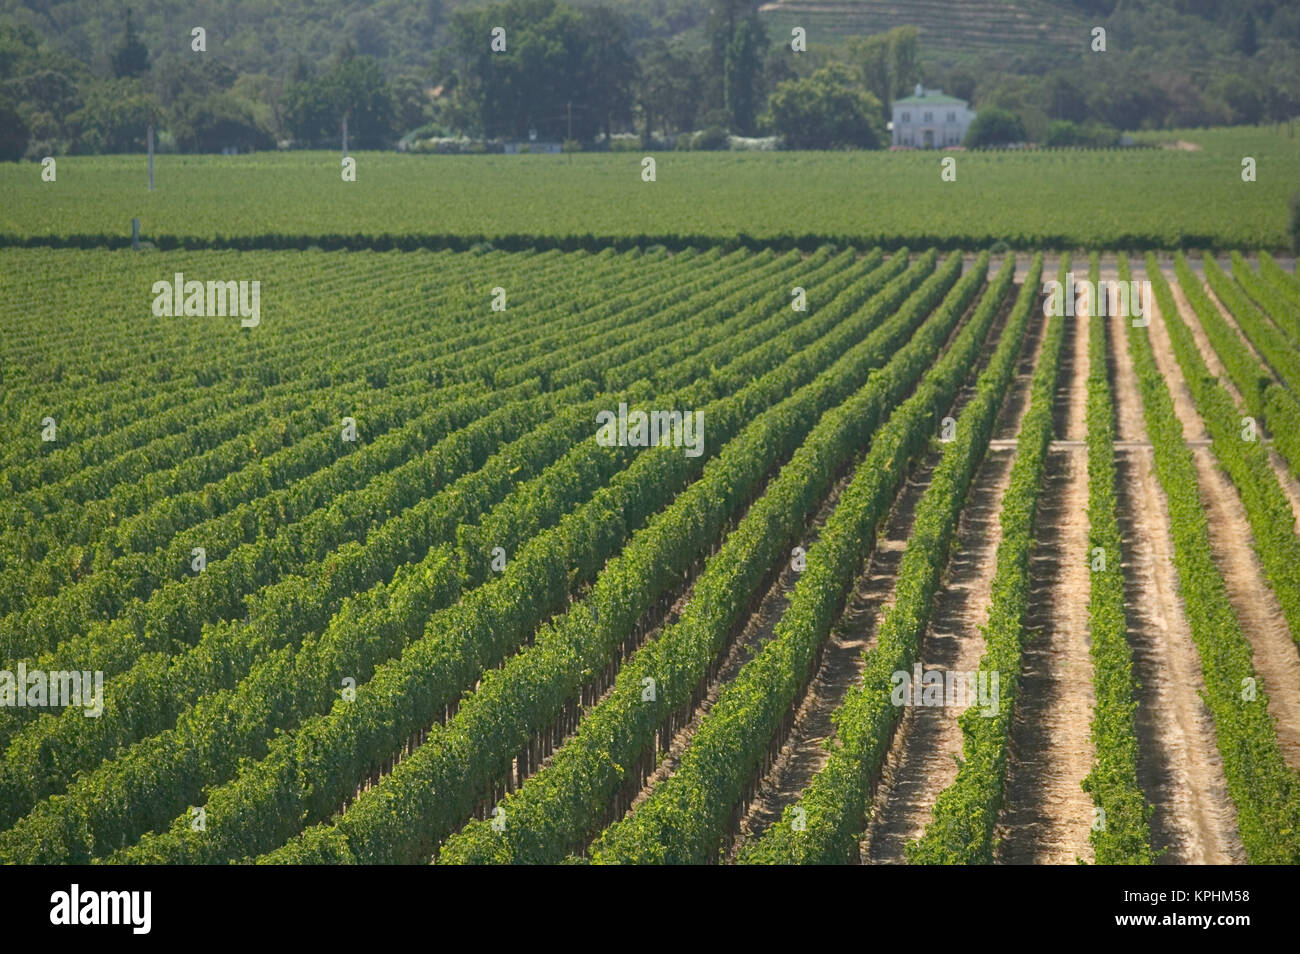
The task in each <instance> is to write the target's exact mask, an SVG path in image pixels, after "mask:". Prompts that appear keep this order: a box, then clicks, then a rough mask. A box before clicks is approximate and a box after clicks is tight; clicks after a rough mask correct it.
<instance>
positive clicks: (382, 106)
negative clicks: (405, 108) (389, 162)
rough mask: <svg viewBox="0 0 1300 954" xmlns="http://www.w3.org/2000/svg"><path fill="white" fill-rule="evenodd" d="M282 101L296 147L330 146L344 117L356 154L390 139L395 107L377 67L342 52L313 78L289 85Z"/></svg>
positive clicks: (365, 60) (365, 59)
mask: <svg viewBox="0 0 1300 954" xmlns="http://www.w3.org/2000/svg"><path fill="white" fill-rule="evenodd" d="M284 99H285V110H284V116H285V124H286V125H287V126H288V128H289V131H290V132H291V133H292V134H293V136H294V138H295V139H297V140H299V141H301V142H304V143H308V144H311V145H323V144H325V143H332V142H334V141H335V140H336V139H337V137H338V135H339V127H340V125H341V124H342V122H343V117H344V116H347V119H348V139H349V143H350V144H351V145H355V146H356V147H358V148H362V149H374V148H378V147H379V146H382V145H383V144H384V143H386V142H387V141H388V140H390V139H391V138H392V136H393V131H394V122H395V119H396V113H397V107H396V104H395V102H394V98H393V91H392V90H391V89H390V88H389V86H388V83H387V82H386V81H385V79H384V75H383V72H382V71H381V70H380V68H379V64H378V63H377V62H375V60H374V59H373V58H371V57H369V56H353V55H350V54H349V52H348V50H347V49H346V48H345V49H344V51H343V55H342V57H341V58H340V59H339V61H338V62H336V63H335V64H334V65H333V66H332V67H330V68H329V69H328V70H327V71H326V72H324V73H322V74H321V75H320V76H319V77H318V78H315V79H308V80H305V81H302V82H298V83H294V84H292V85H291V86H290V87H289V88H288V89H287V90H286V91H285V95H284Z"/></svg>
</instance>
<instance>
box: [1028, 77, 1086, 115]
mask: <svg viewBox="0 0 1300 954" xmlns="http://www.w3.org/2000/svg"><path fill="white" fill-rule="evenodd" d="M1040 102H1041V103H1042V108H1043V111H1044V112H1045V113H1047V115H1048V117H1049V118H1051V119H1068V120H1069V121H1070V122H1073V123H1081V122H1083V121H1084V120H1085V119H1087V118H1088V106H1087V103H1086V102H1084V97H1083V90H1082V89H1080V88H1079V86H1078V85H1077V84H1076V83H1075V81H1074V80H1073V79H1072V78H1071V77H1069V76H1067V75H1065V74H1064V73H1053V74H1052V75H1051V76H1048V77H1046V78H1045V79H1044V80H1043V85H1042V93H1041V98H1040Z"/></svg>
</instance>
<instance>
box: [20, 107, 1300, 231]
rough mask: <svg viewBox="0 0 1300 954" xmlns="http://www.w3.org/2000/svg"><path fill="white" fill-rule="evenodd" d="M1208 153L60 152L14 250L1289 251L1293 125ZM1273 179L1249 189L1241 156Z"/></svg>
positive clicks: (1212, 140)
mask: <svg viewBox="0 0 1300 954" xmlns="http://www.w3.org/2000/svg"><path fill="white" fill-rule="evenodd" d="M1159 139H1160V140H1169V141H1176V140H1179V139H1182V140H1187V141H1191V142H1194V143H1197V144H1200V145H1202V146H1203V148H1202V149H1200V150H1196V151H1186V150H1176V149H1159V150H1134V151H1124V150H1109V151H1097V152H1077V151H1069V152H1065V151H1058V152H993V153H956V154H955V155H956V157H957V180H956V181H955V182H942V181H941V180H940V155H939V154H937V153H929V154H924V153H868V152H851V153H850V152H846V153H722V154H711V153H675V152H655V153H653V155H654V156H655V158H656V160H657V181H655V182H653V183H648V182H643V181H642V179H641V158H642V154H641V153H617V154H600V155H596V154H590V155H575V156H573V157H572V158H570V157H568V156H540V155H539V156H464V157H454V156H409V155H399V154H393V153H363V154H360V155H359V156H357V160H358V166H357V181H356V182H351V183H345V182H343V181H342V180H341V176H340V173H339V158H338V157H337V156H334V155H331V154H328V153H303V152H298V153H287V154H257V155H252V156H242V157H182V156H171V155H167V156H159V157H158V158H157V160H156V164H157V166H156V181H157V189H156V191H155V192H153V193H152V194H151V193H149V192H148V191H147V188H146V183H147V176H146V166H145V160H144V158H143V157H141V156H112V157H97V158H77V157H68V158H60V159H59V160H58V179H57V181H56V182H53V183H46V182H42V181H41V178H40V168H39V166H37V165H35V164H30V163H25V164H19V165H7V166H5V167H4V168H3V169H0V189H2V190H3V191H4V193H5V195H6V196H7V197H8V201H7V202H6V203H5V205H4V208H3V209H2V210H0V241H3V243H5V244H27V243H31V244H72V245H83V246H94V245H103V244H112V245H118V246H121V245H123V244H126V243H127V242H128V240H129V236H130V230H131V219H132V218H133V217H139V219H140V222H141V231H142V234H143V235H144V236H145V237H146V238H147V239H149V240H151V241H153V242H154V243H156V244H157V245H158V246H159V247H162V248H166V247H174V246H177V245H186V244H188V245H192V246H195V247H222V246H232V247H243V248H277V247H307V246H309V245H312V244H317V245H321V246H322V247H357V248H363V247H373V248H381V249H382V248H386V247H418V246H429V247H442V246H449V247H453V248H466V247H468V246H470V245H472V244H474V243H475V242H478V241H481V240H483V239H488V240H491V241H493V242H494V243H495V244H497V245H498V246H501V247H508V248H516V249H522V248H527V247H536V246H538V245H549V244H561V245H569V246H583V247H589V248H591V249H598V248H599V247H601V246H602V245H603V244H605V243H606V241H607V240H618V241H619V242H620V243H622V244H623V245H625V246H630V245H632V244H641V243H657V242H662V243H663V244H665V245H668V246H669V247H670V248H682V247H686V246H687V245H692V244H695V245H699V244H701V243H711V242H715V241H719V240H721V241H728V240H734V239H736V238H737V236H748V237H750V238H751V239H752V240H754V241H755V244H757V243H758V242H762V243H764V244H776V245H782V244H784V245H789V244H792V243H794V242H798V243H799V244H800V245H801V246H802V247H805V248H812V247H815V246H816V245H818V244H820V243H822V242H824V241H835V242H851V243H853V244H858V245H872V244H881V245H883V246H885V247H899V246H901V245H912V246H921V245H924V246H934V247H938V248H945V249H948V248H971V247H978V246H983V245H987V244H991V243H993V242H996V241H999V240H1001V241H1005V242H1007V243H1008V244H1009V245H1010V246H1012V247H1016V248H1025V249H1029V248H1043V247H1047V248H1074V247H1084V246H1109V247H1120V248H1163V249H1170V248H1179V247H1183V248H1214V249H1219V248H1240V247H1248V248H1269V249H1277V248H1281V247H1284V246H1285V245H1287V244H1288V239H1287V236H1286V197H1287V195H1288V194H1289V193H1290V192H1291V191H1293V190H1294V188H1295V186H1296V183H1297V182H1298V181H1300V139H1296V138H1292V137H1291V136H1289V135H1288V134H1287V129H1286V128H1285V127H1282V128H1281V129H1277V128H1273V127H1269V128H1256V129H1246V128H1243V129H1231V130H1215V131H1213V132H1201V131H1194V130H1193V131H1184V132H1172V133H1162V134H1160V136H1159ZM1243 156H1252V157H1254V158H1255V159H1256V160H1257V162H1258V180H1257V181H1256V182H1253V183H1244V182H1242V180H1241V159H1242V157H1243Z"/></svg>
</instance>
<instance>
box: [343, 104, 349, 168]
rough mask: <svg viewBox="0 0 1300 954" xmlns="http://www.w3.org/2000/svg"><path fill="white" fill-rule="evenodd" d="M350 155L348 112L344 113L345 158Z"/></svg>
mask: <svg viewBox="0 0 1300 954" xmlns="http://www.w3.org/2000/svg"><path fill="white" fill-rule="evenodd" d="M347 157H348V114H347V113H344V114H343V158H344V159H346V158H347Z"/></svg>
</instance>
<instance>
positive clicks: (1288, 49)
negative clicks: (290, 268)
mask: <svg viewBox="0 0 1300 954" xmlns="http://www.w3.org/2000/svg"><path fill="white" fill-rule="evenodd" d="M574 2H577V3H579V4H580V5H577V6H573V5H570V4H569V3H566V2H565V0H502V2H497V3H493V4H490V5H477V4H474V5H465V6H456V5H455V4H454V2H453V0H423V2H422V3H418V4H417V3H414V2H413V0H385V2H381V3H380V4H378V5H376V6H374V7H371V8H367V9H366V10H363V11H360V12H358V11H356V10H355V9H351V12H348V13H347V14H346V16H344V13H343V11H344V10H345V7H344V6H338V5H336V4H332V3H327V4H326V5H325V6H326V9H325V11H324V13H323V16H324V17H326V19H327V20H329V22H331V23H332V22H334V20H337V19H339V17H342V18H343V19H342V20H341V26H340V29H339V30H338V31H337V32H335V33H333V34H332V36H333V40H332V41H331V43H332V46H331V45H330V44H325V47H327V48H328V50H329V51H328V52H327V53H322V52H321V51H322V49H323V46H322V39H321V36H320V35H319V34H318V33H317V32H315V31H313V30H309V29H305V28H304V29H303V30H301V31H300V32H299V34H298V35H296V36H288V35H285V34H286V33H287V32H288V31H287V27H285V28H282V29H279V31H278V32H279V39H278V40H277V39H274V38H272V39H270V40H268V39H267V38H265V37H261V38H260V39H259V43H261V44H262V45H263V46H265V45H266V44H268V43H270V44H272V45H275V44H279V55H278V56H277V57H276V58H275V63H274V65H266V64H265V61H264V58H263V57H262V56H260V55H259V54H258V53H257V52H256V49H258V48H260V47H258V46H257V44H254V43H253V42H252V41H251V40H250V39H249V38H248V34H249V33H250V31H249V30H248V29H247V28H245V26H244V25H245V23H246V22H247V23H253V22H254V21H255V22H256V23H257V24H258V25H261V24H263V23H264V22H267V21H265V20H264V19H262V18H265V17H267V16H269V14H267V13H266V12H265V11H259V12H257V13H253V14H248V17H249V18H251V19H246V20H240V19H238V18H236V20H235V21H234V23H233V24H230V25H228V28H227V30H226V31H224V32H222V31H220V30H219V29H217V27H219V26H220V25H221V22H222V21H221V20H220V19H219V18H218V19H217V20H214V29H213V30H212V31H211V33H210V35H209V42H210V43H211V46H210V47H209V48H208V49H207V50H204V51H196V50H194V49H193V48H192V47H191V45H190V37H189V36H188V34H186V33H185V32H182V31H179V30H178V29H173V28H172V25H171V24H167V31H166V33H165V34H162V33H161V32H160V30H159V27H158V25H157V15H156V14H155V15H154V16H153V17H152V18H150V19H145V18H143V17H141V16H139V15H137V14H133V13H132V12H131V11H130V10H127V11H125V12H124V13H115V14H114V16H115V18H116V19H114V20H113V21H112V23H113V29H112V30H111V32H110V33H109V36H110V41H109V42H108V43H107V44H105V45H104V47H105V48H96V47H95V46H94V45H93V44H89V43H88V41H86V40H85V39H84V37H83V35H82V33H81V32H80V28H79V27H77V26H75V25H68V27H67V29H66V31H64V32H66V34H67V35H66V36H64V35H62V34H61V35H60V36H58V37H55V36H51V35H49V34H44V35H43V34H42V33H41V32H40V31H38V30H37V29H36V28H35V27H33V26H32V25H30V23H25V22H23V21H21V20H20V19H19V18H17V17H15V16H9V15H6V16H0V157H2V158H8V159H14V158H21V157H23V156H24V155H25V156H27V157H29V158H37V157H40V156H43V155H52V154H62V153H104V152H127V151H136V150H140V149H142V148H143V147H144V144H145V137H146V131H147V129H148V127H149V125H150V124H153V125H154V126H155V128H156V132H157V145H158V148H159V149H160V150H163V151H182V152H215V151H223V150H229V149H234V150H237V151H240V152H243V151H248V150H254V149H270V148H275V147H276V146H277V145H279V146H296V147H323V146H329V147H337V146H338V145H339V142H340V133H341V126H342V123H343V121H344V118H345V117H346V119H347V124H348V133H349V142H350V144H351V145H353V146H354V147H355V148H388V147H392V146H394V145H396V144H398V143H399V140H403V139H405V140H406V141H408V142H409V141H413V140H417V139H430V138H433V137H469V138H471V139H475V140H482V139H495V140H502V139H507V140H511V139H514V140H524V139H526V138H528V137H530V136H533V135H535V136H536V137H537V138H541V139H544V140H555V141H558V140H569V141H572V146H573V147H574V148H577V147H581V148H608V147H609V145H610V144H611V142H612V137H613V136H614V134H617V133H623V134H627V133H634V134H635V135H636V136H638V137H640V139H641V140H642V141H643V142H645V143H647V144H649V143H659V144H662V143H671V142H676V144H677V145H678V147H679V148H726V146H727V143H728V139H727V137H728V135H740V136H779V137H781V138H782V139H783V141H784V142H785V144H786V145H788V146H794V147H799V148H881V147H884V146H886V145H888V141H889V140H888V133H887V131H886V126H885V124H886V123H887V121H888V119H889V117H890V107H891V104H892V102H893V101H894V100H895V99H897V98H899V97H901V96H906V95H909V94H910V92H911V90H912V88H913V86H914V85H915V84H916V83H918V82H923V83H924V84H925V85H926V86H928V87H939V88H942V89H943V90H944V91H945V92H946V93H949V94H952V95H955V96H958V97H961V98H963V99H965V100H967V101H969V102H971V103H972V105H974V106H976V107H977V109H979V110H980V111H981V112H982V113H984V114H987V118H986V119H983V120H981V122H980V123H979V124H978V125H977V127H976V134H975V135H973V136H972V138H971V139H970V140H969V141H968V145H988V144H996V143H998V142H1002V141H1005V138H1004V137H1005V136H1007V135H1011V134H1013V133H1014V134H1016V135H1018V136H1019V137H1020V139H1022V140H1029V141H1035V142H1038V143H1041V144H1045V145H1049V146H1105V145H1112V144H1114V143H1115V142H1117V141H1118V139H1119V136H1120V134H1121V132H1122V131H1126V130H1137V129H1153V128H1180V127H1194V126H1210V125H1225V124H1240V123H1258V122H1267V121H1277V120H1282V119H1289V118H1291V117H1292V116H1293V115H1295V114H1296V112H1298V111H1300V58H1298V57H1296V56H1295V55H1294V53H1295V50H1296V48H1297V47H1300V8H1297V9H1292V8H1290V7H1287V6H1283V5H1278V4H1275V3H1272V2H1267V0H1234V2H1232V3H1228V2H1226V0H1165V2H1163V3H1156V4H1155V6H1158V7H1160V8H1162V9H1165V8H1167V10H1168V12H1169V13H1170V14H1171V17H1165V18H1162V17H1157V16H1155V12H1156V11H1155V10H1154V7H1152V8H1148V7H1147V6H1144V7H1142V8H1141V9H1137V8H1133V7H1132V6H1131V5H1127V4H1118V3H1116V2H1115V0H1060V2H1061V3H1062V5H1063V6H1069V7H1073V8H1074V9H1075V11H1076V12H1083V13H1085V14H1087V15H1090V16H1097V17H1104V18H1106V20H1105V22H1106V23H1107V24H1108V25H1109V27H1110V29H1111V31H1112V34H1113V36H1115V37H1116V42H1115V43H1114V48H1113V49H1112V50H1110V51H1109V52H1107V53H1106V59H1105V60H1100V59H1093V60H1090V61H1086V66H1081V65H1080V63H1077V62H1072V61H1065V62H1062V61H1061V59H1060V57H1059V55H1058V54H1056V53H1053V52H1052V51H1050V50H1043V51H1040V55H1035V54H1032V53H1030V54H1015V55H1009V56H1008V57H1006V58H1005V59H1006V61H1005V62H999V63H980V64H979V65H978V66H973V65H971V63H972V62H974V61H972V60H969V59H968V60H956V61H954V60H950V59H948V60H945V59H942V58H939V57H937V56H933V55H931V56H927V54H926V51H925V50H924V49H923V48H922V41H921V38H920V36H919V34H918V32H917V30H916V29H915V28H913V27H899V28H895V29H892V30H890V31H888V32H886V33H881V34H878V35H873V36H865V37H851V38H847V39H846V40H845V42H840V43H836V44H827V43H824V42H821V43H814V44H812V45H810V46H809V47H808V48H807V50H800V51H796V50H794V49H792V47H791V37H789V36H786V35H779V36H778V35H775V34H772V33H771V31H770V28H769V26H768V25H767V23H766V21H765V19H764V18H763V17H761V16H760V15H759V12H758V3H757V2H756V0H715V2H713V3H712V4H711V5H710V6H709V7H708V8H707V9H700V8H697V7H696V6H693V5H692V4H690V3H687V2H686V0H651V2H649V3H646V4H639V5H637V4H629V3H627V2H625V0H574ZM74 5H75V3H74ZM217 7H219V8H222V9H224V7H222V4H220V3H218V4H217ZM336 7H337V9H336ZM416 8H418V9H416ZM294 9H296V8H293V7H286V8H284V10H283V11H281V13H280V14H279V15H282V16H288V15H289V13H291V12H292V11H293V10H294ZM347 9H350V8H347ZM286 11H288V12H286ZM1173 14H1176V16H1172V15H1173ZM50 15H51V16H53V14H52V13H51V14H50ZM230 15H231V16H234V14H233V13H231V14H230ZM1175 20H1176V21H1177V24H1181V25H1177V24H1176V25H1175V26H1171V25H1169V23H1170V22H1173V21H1175ZM275 22H276V23H279V22H280V21H275ZM285 22H289V21H285ZM294 22H296V21H294ZM142 24H144V26H142ZM1188 24H1192V25H1193V26H1195V25H1196V24H1200V27H1199V28H1198V29H1199V30H1200V32H1196V31H1195V30H1192V27H1189V26H1188ZM1211 25H1213V26H1214V28H1213V29H1211V28H1210V26H1211ZM146 27H147V29H146ZM270 28H271V29H272V32H273V33H275V32H277V28H276V27H275V26H273V25H272V26H271V27H270ZM399 28H400V29H401V30H404V31H405V32H403V33H402V36H403V37H404V40H403V42H402V43H399V42H398V41H397V39H396V38H395V33H394V31H395V30H397V29H399ZM495 28H500V29H501V30H502V31H503V32H502V34H501V36H500V39H499V43H498V41H497V40H496V39H495V35H494V33H493V30H494V29H495ZM187 29H188V28H187ZM1189 30H1190V31H1192V32H1190V33H1189ZM232 31H233V32H232ZM251 32H256V31H251ZM163 35H165V36H168V37H169V39H168V40H167V42H165V43H164V42H163V40H162V36H163ZM1131 37H1139V38H1141V40H1142V43H1145V44H1147V45H1145V46H1143V45H1136V44H1135V43H1134V42H1133V41H1131V40H1129V41H1127V42H1126V40H1125V38H1131ZM408 41H412V42H414V41H418V42H420V43H422V44H425V46H424V52H423V53H422V54H421V57H422V60H423V62H422V63H419V64H413V62H412V56H411V54H410V53H409V51H408V50H407V47H406V46H405V45H403V44H405V43H406V42H408ZM69 48H72V49H74V50H76V52H75V53H71V52H68V50H69ZM1193 54H1196V55H1197V56H1198V57H1199V61H1203V64H1204V65H1203V66H1198V67H1197V69H1196V70H1195V71H1194V72H1192V71H1189V70H1187V69H1185V68H1181V67H1180V66H1179V64H1180V63H1182V62H1183V61H1184V60H1185V59H1186V58H1187V57H1188V56H1192V55H1193ZM1287 54H1290V55H1287ZM250 64H256V65H250Z"/></svg>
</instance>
